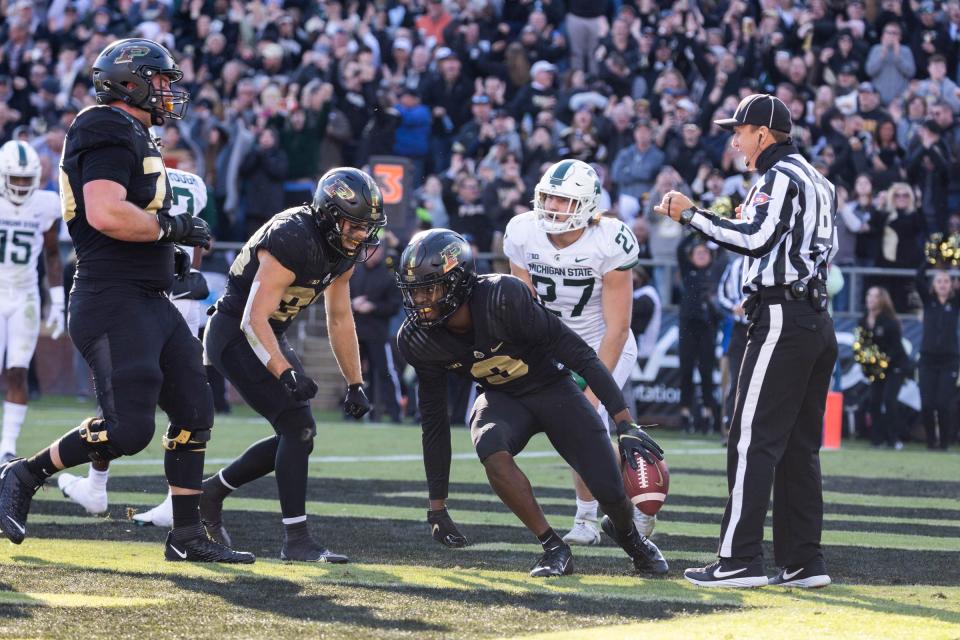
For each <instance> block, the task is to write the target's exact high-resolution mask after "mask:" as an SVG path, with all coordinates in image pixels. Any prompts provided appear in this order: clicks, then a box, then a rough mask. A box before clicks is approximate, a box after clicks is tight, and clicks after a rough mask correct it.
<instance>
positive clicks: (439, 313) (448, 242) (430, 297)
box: [397, 229, 477, 328]
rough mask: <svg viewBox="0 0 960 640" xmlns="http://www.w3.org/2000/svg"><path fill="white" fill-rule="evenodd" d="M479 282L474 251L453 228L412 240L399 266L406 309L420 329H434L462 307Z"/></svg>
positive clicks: (398, 275)
mask: <svg viewBox="0 0 960 640" xmlns="http://www.w3.org/2000/svg"><path fill="white" fill-rule="evenodd" d="M476 281H477V275H476V273H475V271H474V265H473V250H472V249H471V248H470V245H469V244H468V243H467V241H466V240H464V239H463V236H461V235H460V234H459V233H456V232H454V231H450V230H449V229H430V230H428V231H421V232H420V233H418V234H417V235H415V236H413V237H412V238H411V239H410V244H408V245H407V248H406V249H404V250H403V254H402V255H401V256H400V263H399V264H398V265H397V284H398V285H399V286H400V292H401V293H402V294H403V310H404V311H405V312H406V313H407V317H408V318H409V319H410V322H412V323H413V324H415V325H416V326H418V327H424V328H428V327H433V326H436V325H438V324H441V323H442V322H444V321H445V320H446V319H447V318H449V317H450V316H451V315H453V312H454V311H456V310H457V309H459V308H460V305H462V304H463V303H464V302H466V300H467V298H469V297H470V292H471V291H472V290H473V285H474V284H475V283H476Z"/></svg>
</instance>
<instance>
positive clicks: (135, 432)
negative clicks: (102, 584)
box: [0, 39, 254, 563]
mask: <svg viewBox="0 0 960 640" xmlns="http://www.w3.org/2000/svg"><path fill="white" fill-rule="evenodd" d="M180 78H181V73H180V71H179V70H178V69H177V65H176V63H175V62H174V60H173V58H172V57H171V55H170V53H169V52H168V51H167V50H166V49H165V48H163V47H162V46H160V45H159V44H157V43H155V42H152V41H150V40H143V39H130V40H120V41H118V42H114V43H113V44H111V45H109V46H108V47H107V48H106V49H104V50H103V52H102V53H101V54H100V55H99V56H98V57H97V59H96V60H95V61H94V63H93V84H94V87H95V88H96V92H97V102H99V106H95V107H91V108H89V109H85V110H84V111H82V112H81V113H80V114H79V115H78V116H77V118H76V120H74V122H73V124H72V125H71V126H70V130H69V131H68V132H67V138H66V142H65V143H64V148H63V156H62V158H61V164H60V193H61V199H62V201H63V218H64V220H65V221H66V223H67V226H68V228H69V230H70V235H71V237H72V238H73V243H74V247H75V249H76V252H77V271H76V276H75V284H74V287H73V292H72V294H71V295H70V324H69V328H70V337H71V338H72V339H73V343H74V344H75V345H76V346H77V349H79V350H80V353H81V354H82V355H83V357H84V359H85V360H86V361H87V363H88V364H89V365H90V368H91V369H92V370H93V375H94V383H95V387H96V391H97V400H98V401H99V404H100V407H101V409H102V412H103V417H102V418H88V419H86V420H84V421H83V423H82V424H81V425H80V426H79V427H78V428H74V429H72V430H71V431H69V432H67V433H66V434H65V435H64V436H63V437H62V438H60V439H59V440H58V441H57V442H55V443H53V444H52V445H50V446H49V447H48V448H46V449H44V450H42V451H41V452H39V453H37V454H36V455H34V456H33V457H31V458H29V459H27V460H24V459H17V460H15V461H13V462H11V463H9V464H7V465H6V466H5V467H3V469H2V470H0V529H2V530H3V532H4V534H6V536H7V538H9V539H10V540H11V541H12V542H14V543H15V544H19V543H20V542H22V541H23V539H24V537H25V536H26V523H27V514H28V512H29V509H30V503H31V500H32V498H33V494H34V493H35V492H36V491H37V489H38V488H40V486H41V485H43V483H44V482H45V481H46V479H47V478H49V477H50V476H51V475H53V474H54V473H56V472H57V471H58V470H60V469H65V468H68V467H74V466H77V465H79V464H82V463H85V462H87V461H95V462H104V461H109V460H113V459H115V458H118V457H120V456H124V455H133V454H135V453H137V452H138V451H140V450H141V449H143V448H144V447H146V446H147V445H148V444H149V443H150V440H151V439H152V438H153V433H154V412H155V411H156V407H157V406H158V405H159V406H160V408H162V409H163V410H164V411H165V412H166V413H167V416H168V417H169V419H170V425H169V427H168V429H167V432H166V435H165V436H164V438H163V444H164V447H165V448H166V453H165V454H164V470H165V471H166V476H167V481H168V482H169V483H170V490H171V492H172V494H173V530H172V531H171V532H170V534H168V536H167V541H166V547H165V557H166V558H167V559H168V560H189V561H203V562H241V563H251V562H253V561H254V556H253V554H251V553H239V552H236V551H234V550H232V549H230V548H229V547H227V546H224V545H222V544H219V543H216V542H213V541H211V540H209V539H208V538H207V536H206V535H205V532H204V529H203V526H202V525H201V523H200V512H199V503H200V486H201V485H200V483H201V480H202V478H203V459H204V451H205V449H206V443H207V441H208V440H209V439H210V429H211V427H212V426H213V397H212V394H211V392H210V387H209V386H208V385H207V380H206V375H205V373H204V369H203V361H202V356H201V345H200V342H199V341H198V340H197V338H196V337H195V336H193V335H191V333H190V329H189V328H188V327H187V324H186V322H184V320H183V317H182V316H181V315H180V314H179V313H178V312H177V310H176V308H175V307H174V306H173V304H172V303H171V302H170V300H169V299H168V298H167V296H166V294H165V291H166V290H167V289H169V288H170V285H171V282H172V280H173V276H174V243H180V244H185V245H189V246H197V245H205V244H206V243H207V242H208V240H209V237H210V231H209V229H208V228H207V225H206V223H204V222H203V220H201V219H199V218H195V217H193V216H171V215H169V210H170V204H171V196H170V184H169V182H168V180H167V174H166V171H165V169H164V166H163V158H162V157H161V156H160V151H159V149H158V148H157V144H156V142H155V141H154V139H153V137H152V136H151V135H150V129H149V127H150V126H151V124H161V123H162V122H163V121H164V119H165V118H168V117H169V118H180V117H182V116H183V113H184V111H185V110H186V106H187V102H188V101H189V95H188V94H187V93H186V92H184V91H180V90H177V89H174V88H172V85H173V84H174V83H176V82H177V81H178V80H180Z"/></svg>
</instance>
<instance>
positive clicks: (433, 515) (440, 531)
mask: <svg viewBox="0 0 960 640" xmlns="http://www.w3.org/2000/svg"><path fill="white" fill-rule="evenodd" d="M427 523H428V524H429V525H430V532H431V533H432V534H433V539H434V540H436V541H437V542H439V543H440V544H442V545H444V546H447V547H453V548H459V547H465V546H467V538H466V536H464V535H463V534H462V533H460V530H459V529H457V525H455V524H454V523H453V518H451V517H450V514H449V513H447V508H446V507H444V508H443V509H431V510H429V511H427Z"/></svg>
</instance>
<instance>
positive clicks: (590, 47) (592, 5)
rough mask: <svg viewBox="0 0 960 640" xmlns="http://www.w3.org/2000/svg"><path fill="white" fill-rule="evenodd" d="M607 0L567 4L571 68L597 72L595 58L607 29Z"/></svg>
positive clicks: (573, 1)
mask: <svg viewBox="0 0 960 640" xmlns="http://www.w3.org/2000/svg"><path fill="white" fill-rule="evenodd" d="M608 4H609V2H608V1H607V0H570V1H569V2H568V3H567V23H566V26H567V37H568V38H569V40H570V67H571V68H573V69H583V70H585V71H587V72H589V73H596V72H597V66H598V65H597V60H596V58H595V57H594V56H593V52H594V51H596V49H597V45H598V44H599V43H600V36H601V34H602V33H603V31H604V30H605V29H606V28H607V26H608V23H607V18H606V13H607V6H608Z"/></svg>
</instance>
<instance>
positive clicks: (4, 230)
mask: <svg viewBox="0 0 960 640" xmlns="http://www.w3.org/2000/svg"><path fill="white" fill-rule="evenodd" d="M59 217H60V198H58V197H57V194H55V193H54V192H52V191H42V190H40V189H37V190H36V191H34V192H33V193H32V194H30V197H29V198H27V200H26V202H24V203H23V204H22V205H19V206H18V205H15V204H13V203H11V202H10V201H9V200H7V199H6V198H0V285H2V286H4V287H9V288H11V289H24V290H31V291H33V290H35V289H36V288H37V260H38V259H39V258H40V254H41V253H42V252H43V234H45V233H46V232H47V231H48V230H49V229H50V227H51V226H52V225H53V224H54V223H55V222H56V221H57V218H59Z"/></svg>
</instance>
